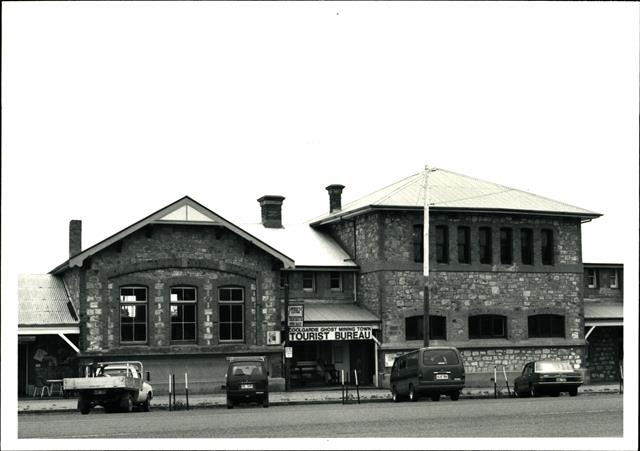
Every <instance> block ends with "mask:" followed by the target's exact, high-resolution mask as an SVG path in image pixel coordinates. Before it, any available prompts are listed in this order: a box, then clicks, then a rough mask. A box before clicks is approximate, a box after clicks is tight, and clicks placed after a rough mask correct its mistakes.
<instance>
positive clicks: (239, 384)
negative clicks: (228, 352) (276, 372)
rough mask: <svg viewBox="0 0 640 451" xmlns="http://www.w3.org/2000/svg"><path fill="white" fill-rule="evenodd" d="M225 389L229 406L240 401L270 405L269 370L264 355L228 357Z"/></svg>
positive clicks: (230, 407)
mask: <svg viewBox="0 0 640 451" xmlns="http://www.w3.org/2000/svg"><path fill="white" fill-rule="evenodd" d="M228 360H229V368H228V369H227V374H225V381H226V383H225V385H223V386H222V389H223V390H226V392H227V408H228V409H232V408H233V406H234V404H236V403H240V402H257V403H258V404H262V407H269V372H268V371H267V362H266V359H265V358H264V357H252V356H245V357H228Z"/></svg>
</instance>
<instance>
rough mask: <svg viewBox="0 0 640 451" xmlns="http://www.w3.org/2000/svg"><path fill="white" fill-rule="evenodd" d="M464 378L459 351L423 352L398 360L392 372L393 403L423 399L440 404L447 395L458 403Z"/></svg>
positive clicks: (443, 348) (438, 348)
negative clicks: (425, 397)
mask: <svg viewBox="0 0 640 451" xmlns="http://www.w3.org/2000/svg"><path fill="white" fill-rule="evenodd" d="M464 378H465V374H464V365H463V364H462V356H461V355H460V352H459V351H458V350H457V349H456V348H454V347H452V346H433V347H428V348H421V349H418V350H417V351H412V352H408V353H406V354H403V355H401V356H399V357H396V359H395V361H394V362H393V368H392V369H391V377H390V389H391V397H392V398H393V400H394V402H398V401H400V400H402V399H404V398H407V399H408V400H409V401H416V400H417V399H418V398H419V397H420V396H428V397H430V398H431V400H432V401H440V395H447V396H449V397H450V398H451V399H452V400H453V401H457V400H458V398H460V392H461V391H462V389H463V388H464Z"/></svg>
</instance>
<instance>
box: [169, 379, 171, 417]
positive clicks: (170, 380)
mask: <svg viewBox="0 0 640 451" xmlns="http://www.w3.org/2000/svg"><path fill="white" fill-rule="evenodd" d="M169 412H171V374H169Z"/></svg>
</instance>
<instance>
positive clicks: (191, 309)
mask: <svg viewBox="0 0 640 451" xmlns="http://www.w3.org/2000/svg"><path fill="white" fill-rule="evenodd" d="M181 307H182V310H183V318H184V321H186V322H188V323H195V322H196V306H195V304H192V305H182V306H181Z"/></svg>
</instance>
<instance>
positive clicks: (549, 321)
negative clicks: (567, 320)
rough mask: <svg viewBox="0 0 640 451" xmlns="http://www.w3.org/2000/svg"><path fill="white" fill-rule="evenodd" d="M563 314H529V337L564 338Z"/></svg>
mask: <svg viewBox="0 0 640 451" xmlns="http://www.w3.org/2000/svg"><path fill="white" fill-rule="evenodd" d="M564 336H565V335H564V316H562V315H531V316H529V338H542V337H562V338H564Z"/></svg>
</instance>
